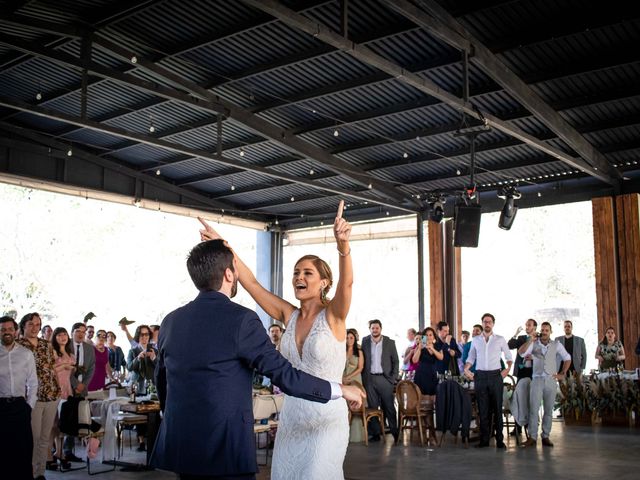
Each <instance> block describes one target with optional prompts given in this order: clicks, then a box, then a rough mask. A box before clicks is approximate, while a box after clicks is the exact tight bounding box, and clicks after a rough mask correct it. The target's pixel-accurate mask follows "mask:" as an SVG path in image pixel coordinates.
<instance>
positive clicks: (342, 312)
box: [327, 200, 353, 322]
mask: <svg viewBox="0 0 640 480" xmlns="http://www.w3.org/2000/svg"><path fill="white" fill-rule="evenodd" d="M343 209H344V200H340V204H339V206H338V213H337V215H336V220H335V222H334V223H333V236H334V237H335V239H336V247H337V248H338V255H339V263H338V269H339V275H340V276H339V278H338V284H337V285H336V293H335V295H334V297H333V298H332V299H331V302H330V303H329V306H328V307H327V314H328V317H329V320H330V321H331V320H335V321H338V322H344V321H345V320H346V318H347V314H348V313H349V308H350V307H351V295H352V290H353V264H352V262H351V246H350V245H349V237H350V236H351V225H350V224H349V222H347V221H346V220H345V219H344V218H342V211H343Z"/></svg>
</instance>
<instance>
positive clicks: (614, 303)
mask: <svg viewBox="0 0 640 480" xmlns="http://www.w3.org/2000/svg"><path fill="white" fill-rule="evenodd" d="M591 206H592V212H593V246H594V253H595V264H596V265H595V267H596V268H595V274H596V302H597V311H598V338H599V339H600V338H602V337H603V336H604V332H605V330H606V329H607V327H608V326H613V327H614V328H615V329H616V331H619V330H620V305H619V302H618V299H619V297H620V296H619V292H618V290H619V289H618V283H619V282H618V262H617V256H618V253H617V250H618V247H617V243H618V242H617V240H616V226H615V223H616V215H615V202H614V199H613V198H612V197H602V198H594V199H593V200H592V201H591ZM589 354H590V355H593V354H592V353H589Z"/></svg>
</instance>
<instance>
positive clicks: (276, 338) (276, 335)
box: [269, 323, 284, 350]
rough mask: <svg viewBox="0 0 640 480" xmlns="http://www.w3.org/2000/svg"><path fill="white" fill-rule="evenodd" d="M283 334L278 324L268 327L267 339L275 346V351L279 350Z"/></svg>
mask: <svg viewBox="0 0 640 480" xmlns="http://www.w3.org/2000/svg"><path fill="white" fill-rule="evenodd" d="M283 333H284V332H283V330H282V327H281V326H280V324H278V323H274V324H273V325H271V326H270V327H269V338H270V339H271V343H273V344H274V345H275V346H276V350H280V340H281V339H282V334H283Z"/></svg>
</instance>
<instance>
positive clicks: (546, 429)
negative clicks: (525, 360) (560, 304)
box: [519, 322, 571, 447]
mask: <svg viewBox="0 0 640 480" xmlns="http://www.w3.org/2000/svg"><path fill="white" fill-rule="evenodd" d="M519 352H520V355H522V356H523V357H526V356H527V355H531V356H532V357H533V374H532V379H531V393H530V397H529V404H530V405H531V414H530V415H529V438H528V439H527V441H526V442H524V444H523V445H522V446H523V447H535V446H536V441H537V438H538V423H539V419H538V410H540V404H542V406H543V409H544V414H543V416H542V445H543V446H545V447H553V443H552V442H551V440H550V439H549V434H550V433H551V424H552V415H553V407H554V404H555V400H556V391H557V390H558V380H562V379H563V378H564V377H565V375H566V374H567V371H568V370H569V365H571V356H570V355H569V354H568V353H567V351H566V350H565V348H564V347H563V346H562V344H561V343H560V342H558V341H553V340H551V324H550V323H549V322H542V325H540V338H539V339H538V338H537V337H531V338H530V339H529V340H528V341H527V343H525V344H524V345H523V346H522V347H520V350H519ZM560 362H562V370H561V371H560V373H556V372H557V371H558V364H559V363H560Z"/></svg>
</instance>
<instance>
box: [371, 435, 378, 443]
mask: <svg viewBox="0 0 640 480" xmlns="http://www.w3.org/2000/svg"><path fill="white" fill-rule="evenodd" d="M369 441H370V442H379V441H380V435H370V436H369Z"/></svg>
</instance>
